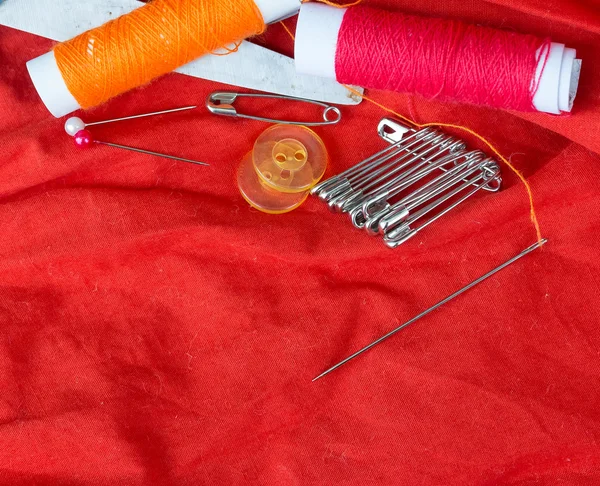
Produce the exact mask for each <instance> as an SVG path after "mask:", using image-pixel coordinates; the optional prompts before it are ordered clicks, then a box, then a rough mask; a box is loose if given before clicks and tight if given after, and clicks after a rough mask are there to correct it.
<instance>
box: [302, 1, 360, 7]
mask: <svg viewBox="0 0 600 486" xmlns="http://www.w3.org/2000/svg"><path fill="white" fill-rule="evenodd" d="M308 2H319V3H323V4H325V5H329V6H330V7H335V8H348V7H354V6H355V5H358V4H360V3H362V0H356V2H352V3H343V4H340V3H334V2H331V1H329V0H302V3H308Z"/></svg>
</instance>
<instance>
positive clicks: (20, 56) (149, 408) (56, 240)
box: [0, 0, 600, 486]
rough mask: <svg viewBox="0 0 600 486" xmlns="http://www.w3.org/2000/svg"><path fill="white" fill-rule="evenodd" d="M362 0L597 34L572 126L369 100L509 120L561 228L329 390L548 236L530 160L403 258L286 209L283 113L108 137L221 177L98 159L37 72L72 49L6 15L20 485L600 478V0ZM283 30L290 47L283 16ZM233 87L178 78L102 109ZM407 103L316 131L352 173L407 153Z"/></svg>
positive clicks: (405, 250)
mask: <svg viewBox="0 0 600 486" xmlns="http://www.w3.org/2000/svg"><path fill="white" fill-rule="evenodd" d="M364 3H365V4H367V5H376V6H380V7H384V8H390V9H402V10H404V11H407V12H411V13H419V14H425V15H427V14H431V15H437V16H448V17H452V18H459V19H464V20H467V21H471V22H477V23H481V24H485V25H490V26H494V27H502V28H506V29H513V30H515V31H519V32H526V33H532V34H537V35H551V36H552V38H553V39H554V40H556V41H558V42H564V43H567V44H568V45H569V46H573V47H575V48H577V49H578V52H579V54H580V57H581V58H582V59H583V60H584V65H583V71H582V79H581V87H580V93H579V97H578V99H577V100H576V104H575V109H574V111H573V114H572V115H571V116H568V117H553V116H548V115H543V114H522V113H518V114H517V113H508V112H501V111H495V110H492V109H486V108H480V107H473V106H463V105H456V104H450V103H445V104H443V103H439V102H433V101H425V100H423V99H421V98H419V97H410V96H404V95H397V94H390V93H379V92H373V91H372V92H370V95H371V96H372V97H373V98H375V99H377V100H378V101H380V102H382V103H384V104H386V105H388V106H392V107H393V108H394V109H396V110H398V111H399V112H402V113H405V114H406V115H407V116H411V117H413V118H415V119H417V120H418V121H420V122H432V121H440V122H448V123H459V124H462V125H467V126H469V127H471V128H473V129H474V130H477V131H478V132H480V133H481V134H482V135H485V136H487V137H489V138H490V139H491V140H492V141H493V142H494V143H495V144H496V145H497V146H498V148H499V149H500V150H501V151H502V152H503V153H504V154H505V155H506V156H509V157H511V160H512V162H513V163H514V164H515V165H516V166H517V167H518V168H519V169H521V170H522V171H523V172H524V174H525V175H526V176H527V177H528V179H529V181H530V182H531V184H532V187H533V190H534V194H535V198H536V199H535V201H536V206H537V211H538V216H539V218H540V223H541V226H542V231H543V234H544V236H545V237H547V238H549V240H550V243H549V244H548V245H547V246H546V247H545V248H544V249H543V250H541V251H538V252H536V253H535V254H533V255H531V256H529V257H528V258H527V259H526V260H522V261H521V262H519V263H517V264H515V265H514V266H512V267H510V268H509V269H507V270H505V271H503V272H502V273H500V274H498V275H496V276H495V277H494V278H493V279H492V280H489V281H488V282H486V283H485V284H483V285H481V286H479V287H478V288H476V289H473V290H472V291H470V292H469V293H468V294H465V295H464V296H462V297H460V298H459V299H458V300H456V301H454V302H453V303H452V304H450V305H448V306H446V307H444V308H443V309H440V310H438V311H436V313H434V314H431V315H430V316H428V317H427V318H426V319H424V320H422V321H420V322H419V323H418V324H415V325H414V326H413V327H411V328H410V329H407V330H406V331H404V332H403V333H401V334H399V335H397V336H396V337H395V338H394V339H392V340H390V341H388V342H386V343H385V344H384V345H381V346H379V347H378V348H377V349H376V350H374V351H372V352H370V353H368V354H366V355H364V356H363V357H361V358H360V359H358V360H356V361H354V362H353V363H351V364H349V365H347V366H346V367H344V368H343V369H341V370H339V371H337V372H336V373H335V374H332V375H331V376H329V377H327V378H324V379H323V380H320V381H319V382H317V383H314V384H313V383H311V379H312V378H313V377H314V376H316V375H317V374H318V373H320V372H321V371H323V370H324V369H325V368H326V367H328V366H329V365H332V364H333V363H335V362H337V361H339V360H340V359H341V358H344V357H346V356H347V355H348V354H349V353H351V352H353V351H355V350H356V349H358V348H360V347H361V346H363V345H365V344H367V343H368V342H370V341H371V340H372V339H373V338H374V337H378V336H379V335H381V334H382V333H383V332H384V331H386V330H389V329H391V328H393V327H395V326H396V325H397V323H398V322H399V321H404V320H406V319H407V318H409V317H412V316H413V315H415V314H416V313H418V312H419V311H421V310H423V309H425V308H426V307H428V306H429V305H431V304H432V303H435V302H437V301H438V300H440V298H442V297H445V296H446V295H448V294H449V293H451V292H452V291H454V290H456V289H458V288H460V287H462V286H463V285H465V284H466V283H468V282H470V281H471V280H473V279H474V278H476V277H478V276H480V275H481V274H483V273H485V272H486V271H487V270H489V269H491V268H493V267H495V266H496V265H498V264H499V263H501V262H503V261H505V260H506V259H508V258H509V257H511V256H513V255H514V254H516V253H518V252H519V251H520V250H522V249H523V248H525V247H526V246H529V245H530V244H531V243H533V241H534V239H535V234H534V231H533V228H532V227H531V224H530V222H529V216H528V201H527V198H526V195H525V191H524V189H523V187H522V185H520V184H519V182H518V180H517V179H516V178H515V177H514V176H513V175H512V174H511V173H510V172H509V171H508V170H504V174H505V179H506V188H505V190H504V191H502V192H500V193H498V194H481V195H479V196H478V197H477V198H476V199H475V200H472V201H470V202H469V203H467V204H466V205H464V206H463V207H462V208H461V209H460V210H458V211H457V212H455V213H453V214H451V215H449V216H448V217H446V218H443V219H441V220H440V221H438V222H436V224H435V225H432V226H431V227H430V228H428V229H427V230H426V231H423V232H422V233H420V234H419V236H418V237H417V238H416V239H414V240H412V241H411V242H409V243H407V244H406V245H404V246H402V247H401V248H399V249H397V250H388V249H387V248H385V247H384V246H383V245H382V244H381V242H380V241H378V240H376V239H371V238H369V237H367V236H366V235H365V234H364V233H361V232H358V231H355V230H353V229H351V227H350V225H349V224H348V221H347V220H346V218H345V217H343V216H340V215H332V214H329V213H327V211H326V210H325V209H324V208H323V206H322V204H320V203H318V202H317V201H314V200H312V199H309V200H308V202H307V203H306V204H305V205H304V206H302V208H300V209H299V210H297V211H295V212H294V213H290V214H288V215H284V216H269V215H266V214H261V213H258V212H257V211H255V210H252V209H250V208H249V207H248V205H247V204H246V203H245V202H244V200H243V199H242V197H241V196H240V195H239V193H238V192H237V189H236V186H235V181H234V178H235V177H234V175H235V170H236V167H237V165H238V163H239V161H240V160H241V158H242V157H243V156H244V154H245V153H247V152H248V150H249V148H250V146H251V143H252V142H253V140H255V139H256V137H257V136H258V135H259V134H260V133H261V132H262V131H263V130H264V129H265V128H266V127H267V126H266V125H265V124H261V123H258V122H250V121H240V120H231V119H224V118H220V117H214V116H211V115H209V114H207V113H205V112H204V111H202V110H201V111H199V112H197V113H194V114H190V113H187V114H185V113H183V114H179V115H171V116H170V117H169V118H168V120H167V119H164V118H163V119H157V118H154V119H146V120H139V121H136V122H131V123H128V124H122V125H107V126H105V127H102V128H101V127H98V128H97V130H95V134H97V135H98V137H99V138H100V135H102V138H103V139H107V140H110V141H114V142H117V143H125V144H129V145H133V146H137V147H143V148H149V149H154V150H157V149H160V150H161V151H162V152H167V153H173V154H177V155H181V156H184V157H191V158H196V159H200V160H206V161H207V162H210V163H211V164H212V166H211V167H210V168H198V167H194V166H188V165H186V164H179V163H175V162H170V161H166V160H163V159H158V158H152V157H148V156H144V155H141V154H134V153H129V152H124V151H119V150H114V149H111V148H108V147H95V148H94V149H91V150H89V151H77V150H76V149H75V147H74V146H73V144H72V141H71V140H70V139H69V138H68V137H67V136H66V135H65V134H64V131H63V128H62V122H61V121H58V120H55V119H53V118H52V117H50V116H49V115H48V114H47V112H46V111H45V108H44V107H43V105H42V104H41V102H40V101H39V100H38V98H37V94H36V93H35V90H34V89H33V87H32V86H31V85H30V83H29V80H28V76H27V73H26V69H25V62H26V61H27V60H29V59H31V58H33V57H35V56H37V55H39V54H42V53H44V52H46V51H47V50H48V49H49V48H50V46H51V43H50V42H49V41H46V40H43V39H40V38H36V37H34V36H31V35H27V34H23V33H20V32H17V31H14V30H10V29H7V28H0V65H1V66H2V69H0V100H1V102H2V110H1V112H0V329H1V333H0V390H2V392H1V393H0V423H1V426H0V484H1V485H11V486H14V485H32V484H36V485H50V484H52V485H57V484H62V485H94V486H95V485H117V484H118V485H121V484H122V485H158V484H165V485H167V484H168V485H184V484H190V485H200V484H211V485H213V484H215V485H238V484H239V485H242V484H243V485H248V484H265V485H267V484H268V485H278V484H281V485H324V486H325V485H327V486H329V485H334V484H335V485H350V484H356V485H367V484H378V485H392V484H406V485H418V484H424V485H428V486H434V485H471V484H477V485H497V484H503V485H504V484H512V485H533V484H536V485H538V484H541V485H554V484H561V485H584V484H585V485H595V484H600V451H599V450H598V445H597V443H598V440H599V436H600V426H599V423H600V405H599V401H598V390H599V387H600V377H599V365H598V357H599V350H600V339H599V338H600V336H599V331H598V325H597V324H598V322H599V319H600V311H599V305H598V297H599V294H600V277H599V274H600V272H599V270H600V264H599V263H598V254H599V250H600V245H599V243H598V236H597V231H598V228H599V224H598V221H599V217H598V212H599V209H600V194H599V191H598V187H599V185H598V175H597V173H596V170H597V169H598V167H599V164H598V163H599V156H598V152H600V136H599V135H600V133H599V120H600V96H599V94H598V93H600V81H599V80H600V16H599V14H598V6H597V5H594V2H592V1H591V0H588V1H585V0H579V1H577V2H575V1H571V0H524V1H522V2H512V1H509V0H496V1H493V2H489V1H488V2H448V1H445V2H439V1H435V0H422V1H420V2H418V3H415V2H406V1H392V0H388V1H385V0H379V1H368V0H365V2H364ZM292 23H293V21H292V22H290V25H292ZM261 42H264V43H266V44H268V45H270V46H273V47H274V48H276V49H278V50H280V51H282V52H286V53H288V54H291V42H290V40H289V38H288V37H287V36H286V35H285V33H284V32H283V29H282V28H281V26H272V27H271V28H270V30H269V32H268V33H267V34H266V35H265V37H264V38H263V39H261ZM217 88H221V86H218V85H216V84H212V83H209V82H206V81H201V80H193V79H190V78H187V77H184V76H180V75H169V76H167V77H165V78H164V79H161V80H159V81H156V82H154V83H152V84H151V85H150V86H149V87H147V88H145V89H142V90H137V91H135V92H132V93H128V94H127V95H125V96H122V97H120V98H118V99H116V100H114V101H113V102H111V103H110V104H108V105H106V106H103V107H102V108H100V109H98V110H96V111H94V112H92V113H89V114H85V116H84V118H87V119H88V120H90V121H92V120H101V119H105V118H109V117H113V116H123V115H126V114H133V113H140V112H144V111H151V110H154V109H161V108H171V107H174V106H180V105H185V104H190V103H192V102H198V103H201V102H202V100H203V99H204V98H205V96H206V95H207V94H208V93H210V92H211V91H213V90H215V89H217ZM278 106H281V105H278ZM301 114H302V113H300V115H301ZM384 115H385V113H384V112H382V111H381V110H380V109H379V108H377V107H375V106H373V105H371V104H369V103H367V102H364V103H363V104H361V105H360V106H359V107H357V108H353V109H350V108H346V109H344V120H343V122H342V123H340V124H339V125H338V126H335V127H327V128H321V129H318V133H319V135H321V136H322V138H323V139H324V140H325V142H326V144H327V146H328V148H329V150H330V155H331V160H332V164H331V166H330V168H329V174H333V173H336V172H339V171H341V170H343V169H345V168H347V167H349V166H350V165H352V164H354V163H356V162H358V161H359V160H360V159H361V158H363V157H365V156H367V155H369V154H371V153H373V152H374V151H375V150H376V149H379V148H382V147H383V146H384V144H383V142H382V141H381V140H379V139H378V137H377V134H376V125H377V122H378V121H379V119H380V118H381V117H382V116H384Z"/></svg>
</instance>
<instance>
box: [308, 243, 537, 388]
mask: <svg viewBox="0 0 600 486" xmlns="http://www.w3.org/2000/svg"><path fill="white" fill-rule="evenodd" d="M547 242H548V240H547V239H545V238H544V239H542V240H540V241H538V242H537V243H535V244H533V245H531V246H530V247H529V248H527V249H526V250H523V251H522V252H521V253H519V254H518V255H517V256H515V257H513V258H511V259H510V260H508V261H507V262H506V263H503V264H502V265H500V266H499V267H496V268H494V269H493V270H491V271H490V272H488V273H486V274H485V275H483V276H482V277H479V278H478V279H477V280H475V281H474V282H471V283H470V284H469V285H467V286H466V287H463V288H462V289H460V290H458V291H456V292H454V293H453V294H452V295H449V296H448V297H446V298H445V299H444V300H441V301H439V302H438V303H437V304H435V305H434V306H432V307H430V308H429V309H427V310H426V311H423V312H421V313H420V314H419V315H418V316H416V317H413V318H412V319H411V320H410V321H408V322H405V323H404V324H402V325H401V326H399V327H397V328H396V329H394V330H393V331H390V332H388V333H387V334H386V335H385V336H382V337H380V338H379V339H378V340H377V341H374V342H372V343H371V344H369V345H368V346H365V347H364V348H362V349H361V350H359V351H357V352H356V353H354V354H353V355H351V356H348V357H347V358H346V359H345V360H343V361H340V362H339V363H338V364H336V365H335V366H332V367H331V368H329V369H328V370H327V371H324V372H323V373H321V374H320V375H319V376H317V377H316V378H314V379H313V382H314V381H317V380H318V379H320V378H323V377H324V376H325V375H328V374H329V373H331V372H332V371H334V370H337V369H338V368H339V367H341V366H344V365H345V364H346V363H348V361H351V360H353V359H354V358H356V357H357V356H359V355H361V354H362V353H364V352H365V351H368V350H369V349H371V348H373V347H375V346H377V345H378V344H380V343H382V342H383V341H385V340H386V339H388V338H390V337H392V336H393V335H394V334H396V333H397V332H398V331H401V330H402V329H404V328H405V327H407V326H409V325H411V324H412V323H413V322H416V321H418V320H419V319H421V318H422V317H425V316H426V315H427V314H429V313H430V312H433V311H434V310H436V309H437V308H439V307H441V306H443V305H444V304H446V303H448V302H450V301H451V300H452V299H455V298H456V297H458V296H459V295H460V294H462V293H464V292H466V291H467V290H469V289H472V288H473V287H475V286H476V285H479V284H480V283H481V282H483V281H484V280H487V279H488V278H490V277H491V276H492V275H494V274H495V273H497V272H499V271H500V270H503V269H505V268H506V267H508V266H509V265H512V264H513V263H514V262H516V261H517V260H520V259H521V258H523V257H524V256H526V255H528V254H529V253H531V252H532V251H534V250H537V249H538V248H540V247H542V246H543V245H545V244H546V243H547Z"/></svg>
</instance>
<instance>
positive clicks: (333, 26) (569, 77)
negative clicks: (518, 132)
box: [295, 3, 581, 115]
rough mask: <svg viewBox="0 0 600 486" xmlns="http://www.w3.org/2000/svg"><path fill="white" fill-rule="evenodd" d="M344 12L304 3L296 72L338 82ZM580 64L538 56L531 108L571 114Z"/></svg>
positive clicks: (560, 53) (553, 49)
mask: <svg viewBox="0 0 600 486" xmlns="http://www.w3.org/2000/svg"><path fill="white" fill-rule="evenodd" d="M345 13H346V10H345V9H338V8H335V7H330V6H328V5H323V4H319V3H305V4H303V5H302V7H301V8H300V15H299V17H298V27H297V29H296V45H295V57H296V71H297V72H298V73H299V74H311V75H313V76H321V77H325V78H331V79H337V76H336V71H335V58H336V52H337V43H338V37H339V32H340V28H341V26H342V21H343V20H344V14H345ZM580 70H581V60H579V59H576V52H575V50H574V49H569V48H565V46H564V44H557V43H554V42H553V43H552V44H551V46H550V50H549V52H548V56H547V59H544V56H541V58H540V62H539V65H538V70H537V73H536V81H537V82H538V89H537V91H536V93H535V95H534V97H533V105H534V107H535V108H536V109H537V110H538V111H540V112H544V113H552V114H557V115H558V114H560V113H562V112H570V111H571V109H572V108H573V101H574V99H575V96H576V94H577V88H578V85H579V72H580Z"/></svg>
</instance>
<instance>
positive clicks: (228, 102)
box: [206, 91, 342, 127]
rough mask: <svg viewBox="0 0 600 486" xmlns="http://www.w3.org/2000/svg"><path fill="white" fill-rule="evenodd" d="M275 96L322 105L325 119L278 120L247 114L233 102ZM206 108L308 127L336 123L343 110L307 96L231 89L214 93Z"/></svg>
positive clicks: (244, 116)
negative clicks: (239, 99)
mask: <svg viewBox="0 0 600 486" xmlns="http://www.w3.org/2000/svg"><path fill="white" fill-rule="evenodd" d="M240 97H245V98H274V99H280V100H287V101H298V102H300V103H309V104H311V105H316V106H321V107H323V108H325V110H324V111H323V121H318V122H310V121H309V122H307V121H294V120H278V119H276V118H266V117H262V116H255V115H246V114H244V113H239V112H238V111H237V110H236V109H235V107H234V106H233V104H234V103H235V101H236V100H237V99H238V98H240ZM206 108H208V111H210V112H211V113H213V114H215V115H223V116H232V117H237V118H246V119H248V120H256V121H262V122H267V123H281V124H283V125H304V126H306V127H317V126H323V125H335V124H336V123H339V121H340V120H341V119H342V112H341V111H340V110H339V108H337V107H335V106H332V105H328V104H327V103H321V102H320V101H313V100H308V99H306V98H295V97H293V96H283V95H276V94H260V93H234V92H231V91H217V92H215V93H212V94H211V95H210V96H209V97H208V99H207V100H206Z"/></svg>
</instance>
